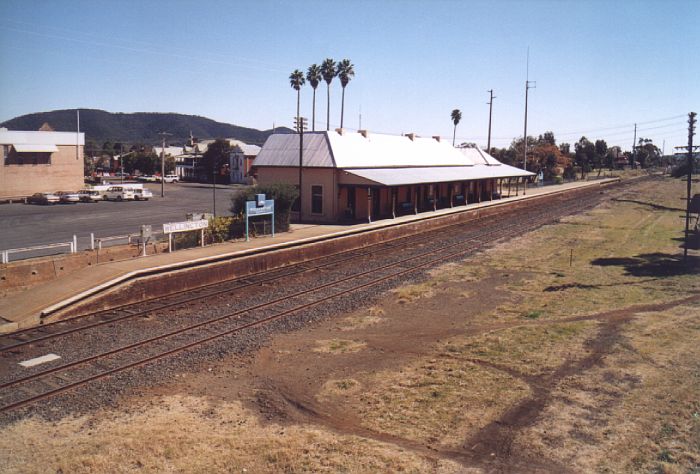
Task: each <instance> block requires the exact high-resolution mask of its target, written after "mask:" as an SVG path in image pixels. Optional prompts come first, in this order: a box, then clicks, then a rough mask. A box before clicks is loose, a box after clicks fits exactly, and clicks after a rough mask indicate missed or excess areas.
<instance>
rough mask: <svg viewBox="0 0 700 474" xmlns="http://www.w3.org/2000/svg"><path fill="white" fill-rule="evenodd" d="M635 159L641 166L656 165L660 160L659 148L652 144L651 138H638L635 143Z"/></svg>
mask: <svg viewBox="0 0 700 474" xmlns="http://www.w3.org/2000/svg"><path fill="white" fill-rule="evenodd" d="M637 161H638V162H639V166H641V167H642V168H647V167H649V166H658V165H659V164H660V162H661V150H659V147H657V146H656V145H654V142H653V140H651V139H649V138H640V139H639V141H638V145H637Z"/></svg>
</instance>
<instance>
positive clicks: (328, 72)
mask: <svg viewBox="0 0 700 474" xmlns="http://www.w3.org/2000/svg"><path fill="white" fill-rule="evenodd" d="M321 75H322V76H323V80H324V81H326V86H327V87H326V131H328V130H330V129H331V125H330V123H331V81H333V78H334V77H335V76H337V75H338V70H337V69H336V64H335V61H333V60H332V59H331V58H327V59H325V60H324V61H323V62H322V63H321Z"/></svg>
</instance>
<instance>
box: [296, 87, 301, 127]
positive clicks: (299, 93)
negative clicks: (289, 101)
mask: <svg viewBox="0 0 700 474" xmlns="http://www.w3.org/2000/svg"><path fill="white" fill-rule="evenodd" d="M300 97H301V89H299V90H298V91H297V132H301V119H300V118H299V99H300Z"/></svg>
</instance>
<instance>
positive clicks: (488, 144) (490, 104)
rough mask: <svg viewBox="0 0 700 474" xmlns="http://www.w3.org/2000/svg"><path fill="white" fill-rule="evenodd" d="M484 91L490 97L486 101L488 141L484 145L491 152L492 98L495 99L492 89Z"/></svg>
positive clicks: (487, 151)
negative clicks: (487, 105) (487, 106)
mask: <svg viewBox="0 0 700 474" xmlns="http://www.w3.org/2000/svg"><path fill="white" fill-rule="evenodd" d="M486 92H488V93H489V94H491V98H490V99H489V102H488V104H489V141H488V143H487V145H486V153H491V113H492V112H493V99H495V98H496V97H494V95H493V89H491V90H488V91H486ZM526 120H527V119H526Z"/></svg>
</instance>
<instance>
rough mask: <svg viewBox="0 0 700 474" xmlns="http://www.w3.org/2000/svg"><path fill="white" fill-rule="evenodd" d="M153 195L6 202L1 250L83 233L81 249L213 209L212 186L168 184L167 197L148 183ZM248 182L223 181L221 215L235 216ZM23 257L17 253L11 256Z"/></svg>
mask: <svg viewBox="0 0 700 474" xmlns="http://www.w3.org/2000/svg"><path fill="white" fill-rule="evenodd" d="M144 186H146V187H148V188H149V189H150V190H151V191H152V192H153V198H152V199H151V200H149V201H140V202H130V201H128V202H127V201H124V202H116V201H109V202H98V203H78V204H56V205H52V206H39V205H31V204H0V250H5V249H13V248H22V247H30V246H34V245H43V244H49V243H54V242H68V241H70V240H72V239H73V235H76V236H77V237H78V248H79V249H85V248H89V246H90V233H91V232H92V233H94V234H95V238H99V237H109V236H115V235H125V234H130V233H138V232H139V229H140V227H141V225H144V224H150V225H152V226H153V229H154V230H162V224H163V223H165V222H178V221H184V220H185V215H186V214H187V213H189V212H212V204H213V193H212V187H211V185H207V184H200V183H172V184H171V183H166V184H165V197H161V196H160V191H161V189H160V184H159V183H157V184H150V183H149V184H145V185H144ZM244 188H245V186H242V185H217V190H216V211H217V212H216V214H217V215H230V209H229V208H230V207H231V197H232V196H234V195H235V194H236V193H238V192H240V191H241V190H243V189H244ZM18 258H21V257H20V255H16V256H14V255H13V256H12V257H11V260H16V259H18Z"/></svg>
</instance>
